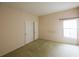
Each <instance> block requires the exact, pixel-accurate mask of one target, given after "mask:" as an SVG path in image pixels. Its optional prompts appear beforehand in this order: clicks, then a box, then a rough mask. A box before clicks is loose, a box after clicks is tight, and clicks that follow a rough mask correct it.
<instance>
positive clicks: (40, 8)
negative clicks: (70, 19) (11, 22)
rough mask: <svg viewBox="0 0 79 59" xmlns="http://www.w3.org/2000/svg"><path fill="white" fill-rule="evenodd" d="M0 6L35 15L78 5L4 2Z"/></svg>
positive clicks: (67, 3)
mask: <svg viewBox="0 0 79 59" xmlns="http://www.w3.org/2000/svg"><path fill="white" fill-rule="evenodd" d="M0 5H2V6H8V7H12V8H19V9H22V10H24V11H26V12H29V13H32V14H34V15H37V16H42V15H47V14H49V13H53V12H58V11H63V10H67V9H71V8H75V7H78V6H79V2H5V3H0Z"/></svg>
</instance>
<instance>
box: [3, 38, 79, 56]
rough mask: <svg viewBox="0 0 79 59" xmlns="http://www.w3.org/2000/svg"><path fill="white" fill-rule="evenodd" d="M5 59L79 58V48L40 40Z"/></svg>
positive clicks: (9, 54)
mask: <svg viewBox="0 0 79 59" xmlns="http://www.w3.org/2000/svg"><path fill="white" fill-rule="evenodd" d="M3 57H79V46H76V45H68V44H62V43H57V42H53V41H48V40H40V39H39V40H36V41H33V42H31V43H29V44H27V45H25V46H23V47H21V48H19V49H17V50H15V51H12V52H10V53H8V54H6V55H4V56H3Z"/></svg>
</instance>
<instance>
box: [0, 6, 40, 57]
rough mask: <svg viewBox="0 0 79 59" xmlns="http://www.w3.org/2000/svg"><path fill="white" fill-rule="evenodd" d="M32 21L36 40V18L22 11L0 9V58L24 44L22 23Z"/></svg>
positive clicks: (7, 8) (6, 8)
mask: <svg viewBox="0 0 79 59" xmlns="http://www.w3.org/2000/svg"><path fill="white" fill-rule="evenodd" d="M28 19H30V20H34V21H35V24H36V25H35V26H36V27H35V29H36V33H35V34H36V39H38V23H39V21H38V17H37V16H33V15H31V14H28V13H26V12H24V11H22V10H19V9H14V8H9V7H0V56H2V55H4V54H6V53H8V52H11V51H13V50H14V49H17V48H19V47H21V46H23V45H24V44H25V43H24V21H25V20H28Z"/></svg>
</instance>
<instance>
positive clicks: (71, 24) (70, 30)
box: [63, 19, 77, 39]
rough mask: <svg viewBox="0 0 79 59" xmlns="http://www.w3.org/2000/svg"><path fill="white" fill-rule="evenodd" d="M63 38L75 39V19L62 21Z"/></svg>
mask: <svg viewBox="0 0 79 59" xmlns="http://www.w3.org/2000/svg"><path fill="white" fill-rule="evenodd" d="M63 31H64V37H66V38H72V39H77V19H69V20H64V21H63Z"/></svg>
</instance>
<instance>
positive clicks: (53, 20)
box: [39, 8, 79, 43]
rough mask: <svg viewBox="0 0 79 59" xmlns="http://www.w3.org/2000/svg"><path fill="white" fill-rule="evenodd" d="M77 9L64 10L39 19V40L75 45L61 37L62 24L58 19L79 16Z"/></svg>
mask: <svg viewBox="0 0 79 59" xmlns="http://www.w3.org/2000/svg"><path fill="white" fill-rule="evenodd" d="M78 11H79V10H78V8H74V9H70V10H65V11H61V12H56V13H51V14H48V15H45V16H40V17H39V28H40V30H39V38H40V39H46V40H52V41H58V42H64V43H65V42H67V43H68V42H69V43H76V42H74V41H73V40H70V41H69V40H68V41H67V40H65V39H63V38H62V37H63V36H62V27H61V26H62V22H61V20H59V19H62V18H71V17H77V16H79V12H78Z"/></svg>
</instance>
